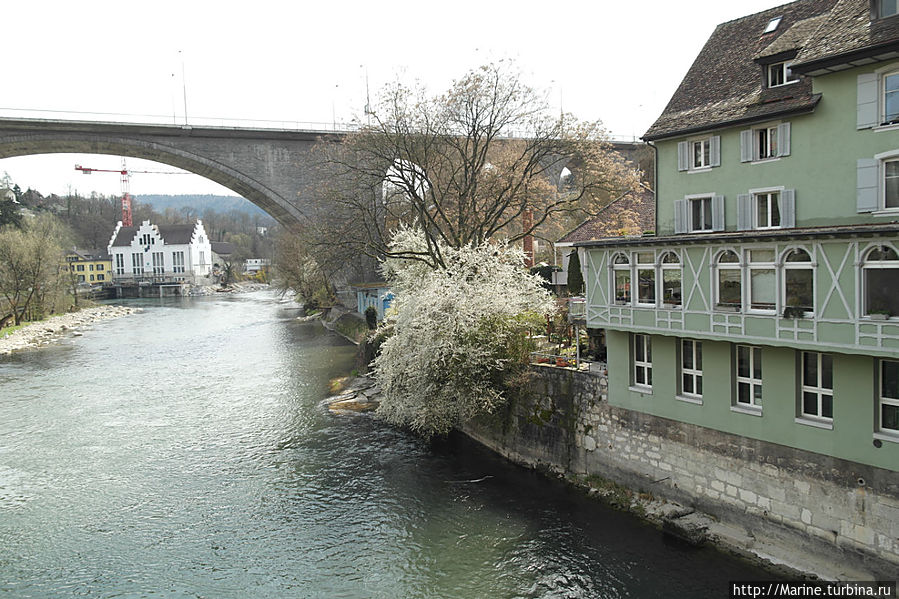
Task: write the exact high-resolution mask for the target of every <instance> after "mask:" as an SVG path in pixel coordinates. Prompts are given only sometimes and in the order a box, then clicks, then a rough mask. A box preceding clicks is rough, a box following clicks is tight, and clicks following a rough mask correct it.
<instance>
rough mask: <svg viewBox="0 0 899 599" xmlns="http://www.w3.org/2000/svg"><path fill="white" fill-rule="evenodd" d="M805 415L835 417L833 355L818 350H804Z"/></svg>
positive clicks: (803, 410)
mask: <svg viewBox="0 0 899 599" xmlns="http://www.w3.org/2000/svg"><path fill="white" fill-rule="evenodd" d="M800 371H801V375H802V387H801V389H802V410H801V414H802V415H803V416H810V417H812V418H821V419H827V420H832V419H833V356H831V355H829V354H821V353H818V352H810V351H804V352H802V367H801V369H800Z"/></svg>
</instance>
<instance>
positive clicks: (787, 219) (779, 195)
mask: <svg viewBox="0 0 899 599" xmlns="http://www.w3.org/2000/svg"><path fill="white" fill-rule="evenodd" d="M795 226H796V190H794V189H784V188H782V187H769V188H765V189H751V190H749V193H741V194H738V195H737V230H738V231H749V230H752V229H786V228H791V227H795Z"/></svg>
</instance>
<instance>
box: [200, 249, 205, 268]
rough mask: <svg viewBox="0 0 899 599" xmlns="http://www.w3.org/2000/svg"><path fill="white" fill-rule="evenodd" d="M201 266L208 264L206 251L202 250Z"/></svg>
mask: <svg viewBox="0 0 899 599" xmlns="http://www.w3.org/2000/svg"><path fill="white" fill-rule="evenodd" d="M200 266H206V252H200Z"/></svg>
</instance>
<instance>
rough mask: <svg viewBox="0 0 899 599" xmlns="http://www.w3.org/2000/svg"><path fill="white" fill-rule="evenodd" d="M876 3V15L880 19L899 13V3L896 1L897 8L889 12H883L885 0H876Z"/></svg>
mask: <svg viewBox="0 0 899 599" xmlns="http://www.w3.org/2000/svg"><path fill="white" fill-rule="evenodd" d="M874 4H875V8H876V17H877V18H878V19H885V18H887V17H893V16H896V15H899V3H895V5H896V7H897V9H896V10H894V11H893V12H891V13H888V14H884V13H883V0H875V1H874Z"/></svg>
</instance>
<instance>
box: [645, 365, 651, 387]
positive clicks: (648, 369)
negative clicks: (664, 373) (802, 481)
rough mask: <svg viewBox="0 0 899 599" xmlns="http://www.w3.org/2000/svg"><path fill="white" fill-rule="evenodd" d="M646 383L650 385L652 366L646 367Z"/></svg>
mask: <svg viewBox="0 0 899 599" xmlns="http://www.w3.org/2000/svg"><path fill="white" fill-rule="evenodd" d="M646 384H647V385H649V386H650V387H652V367H649V368H647V369H646Z"/></svg>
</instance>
